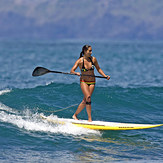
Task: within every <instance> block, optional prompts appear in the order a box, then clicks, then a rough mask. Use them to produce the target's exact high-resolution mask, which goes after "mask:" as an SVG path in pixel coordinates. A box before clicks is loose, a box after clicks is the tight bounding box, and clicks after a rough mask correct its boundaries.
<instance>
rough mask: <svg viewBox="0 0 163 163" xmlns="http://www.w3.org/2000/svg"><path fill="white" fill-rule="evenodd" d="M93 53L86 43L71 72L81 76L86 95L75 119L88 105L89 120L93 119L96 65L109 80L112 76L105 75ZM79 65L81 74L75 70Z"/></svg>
mask: <svg viewBox="0 0 163 163" xmlns="http://www.w3.org/2000/svg"><path fill="white" fill-rule="evenodd" d="M91 54H92V47H91V46H89V45H84V46H83V48H82V52H81V53H80V57H79V59H78V60H77V61H76V62H75V64H74V66H73V67H72V69H71V73H73V74H76V75H78V76H81V77H80V87H81V90H82V92H83V95H84V98H83V101H82V102H81V103H80V104H79V106H78V108H77V110H76V112H75V114H74V115H73V116H72V117H73V119H75V120H78V118H77V115H78V114H79V113H80V112H81V111H82V110H83V109H84V108H85V107H86V110H87V114H88V121H89V122H91V121H92V117H91V95H92V93H93V91H94V88H95V83H96V82H95V77H93V76H94V68H95V67H96V69H97V71H98V72H99V73H100V74H101V75H102V76H104V77H107V80H109V79H110V76H108V75H105V73H104V72H103V71H102V69H101V68H100V67H99V65H98V62H97V60H96V58H95V57H93V56H91ZM78 66H79V68H80V70H81V75H80V73H79V72H75V70H76V69H77V68H78ZM84 75H85V76H84ZM87 75H88V76H87ZM89 75H90V76H89Z"/></svg>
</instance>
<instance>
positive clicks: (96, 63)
mask: <svg viewBox="0 0 163 163" xmlns="http://www.w3.org/2000/svg"><path fill="white" fill-rule="evenodd" d="M94 65H95V67H96V69H97V71H98V72H99V73H100V74H101V75H102V76H103V77H107V80H109V79H110V76H109V75H105V73H104V72H103V71H102V69H101V68H100V66H99V64H98V62H97V59H96V58H95V57H94Z"/></svg>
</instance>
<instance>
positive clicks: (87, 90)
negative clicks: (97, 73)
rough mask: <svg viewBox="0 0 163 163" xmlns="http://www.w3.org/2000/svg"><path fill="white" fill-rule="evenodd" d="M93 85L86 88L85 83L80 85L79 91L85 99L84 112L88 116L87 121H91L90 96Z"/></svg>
mask: <svg viewBox="0 0 163 163" xmlns="http://www.w3.org/2000/svg"><path fill="white" fill-rule="evenodd" d="M94 87H95V85H90V86H88V85H87V84H86V83H81V90H82V92H83V94H84V97H85V99H86V110H87V114H88V121H90V122H91V121H92V117H91V95H92V93H93V90H94Z"/></svg>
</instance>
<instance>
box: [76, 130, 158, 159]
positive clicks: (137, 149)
mask: <svg viewBox="0 0 163 163" xmlns="http://www.w3.org/2000/svg"><path fill="white" fill-rule="evenodd" d="M107 136H108V137H107ZM146 137H147V135H145V134H139V133H138V132H137V133H135V134H133V133H132V132H130V131H129V132H128V134H127V133H124V132H119V131H118V132H117V131H116V132H110V131H109V132H108V131H107V132H104V133H103V134H102V136H97V135H88V136H85V137H82V136H81V137H80V139H81V146H82V148H80V149H78V152H77V153H78V157H79V159H80V160H81V161H120V160H121V159H120V158H123V160H126V161H129V160H140V159H142V160H146V159H149V157H150V156H149V155H146V153H150V152H152V150H153V149H154V148H156V147H157V148H158V145H157V144H153V143H151V142H150V141H148V139H146ZM151 159H155V158H153V157H152V158H151ZM156 159H157V158H156ZM121 161H122V160H121Z"/></svg>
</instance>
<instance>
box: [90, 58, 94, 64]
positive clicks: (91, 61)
mask: <svg viewBox="0 0 163 163" xmlns="http://www.w3.org/2000/svg"><path fill="white" fill-rule="evenodd" d="M89 59H90V61H91V62H92V65H94V63H93V61H92V58H91V57H89Z"/></svg>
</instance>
